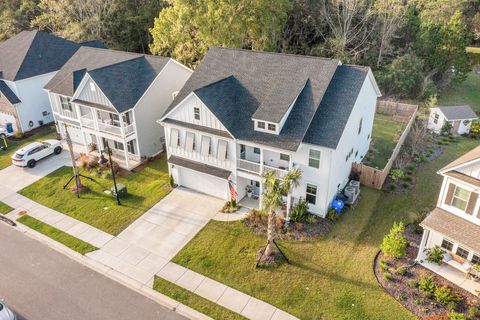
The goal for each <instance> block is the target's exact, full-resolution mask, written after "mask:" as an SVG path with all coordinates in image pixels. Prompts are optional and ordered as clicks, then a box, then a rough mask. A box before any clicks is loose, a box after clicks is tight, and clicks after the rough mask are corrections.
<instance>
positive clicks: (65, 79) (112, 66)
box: [45, 47, 170, 112]
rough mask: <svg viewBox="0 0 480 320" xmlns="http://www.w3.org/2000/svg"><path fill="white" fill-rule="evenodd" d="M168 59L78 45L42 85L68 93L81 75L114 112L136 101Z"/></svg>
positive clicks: (124, 108)
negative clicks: (93, 82) (105, 97)
mask: <svg viewBox="0 0 480 320" xmlns="http://www.w3.org/2000/svg"><path fill="white" fill-rule="evenodd" d="M169 60H170V59H169V58H165V57H159V56H149V55H143V54H136V53H129V52H122V51H115V50H106V49H97V48H87V47H82V48H81V49H80V50H78V52H77V53H75V55H74V56H73V57H72V58H71V59H70V60H69V61H68V62H67V63H66V64H65V66H64V67H63V68H62V69H60V71H59V72H58V73H57V74H56V75H55V77H53V78H52V80H50V82H49V83H47V85H46V86H45V89H46V90H49V91H51V92H53V93H57V94H60V95H65V96H68V97H72V96H73V95H74V93H75V91H76V90H77V89H78V86H79V84H80V82H81V81H82V79H83V78H84V76H85V75H86V74H87V73H88V75H89V76H90V77H91V78H92V79H93V80H94V81H95V83H96V84H97V85H98V86H99V87H100V89H101V90H102V92H103V93H104V94H105V95H106V96H107V98H108V99H109V100H110V102H112V104H113V105H114V107H115V109H116V110H117V111H118V112H124V111H126V110H128V109H130V108H132V107H134V106H135V104H136V103H137V102H138V100H139V99H140V98H141V97H142V96H143V94H144V93H145V91H146V90H147V89H148V88H149V86H150V85H151V83H152V82H153V81H154V80H155V78H156V77H157V76H158V74H159V73H160V71H161V70H162V69H163V68H164V67H165V65H166V64H167V63H168V61H169Z"/></svg>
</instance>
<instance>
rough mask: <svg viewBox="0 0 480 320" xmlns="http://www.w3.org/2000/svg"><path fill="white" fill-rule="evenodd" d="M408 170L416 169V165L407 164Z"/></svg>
mask: <svg viewBox="0 0 480 320" xmlns="http://www.w3.org/2000/svg"><path fill="white" fill-rule="evenodd" d="M407 170H408V171H413V170H415V165H414V164H409V165H408V166H407Z"/></svg>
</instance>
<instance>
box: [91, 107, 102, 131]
mask: <svg viewBox="0 0 480 320" xmlns="http://www.w3.org/2000/svg"><path fill="white" fill-rule="evenodd" d="M89 108H90V113H91V114H92V120H93V127H94V128H95V131H100V129H99V128H98V117H97V110H96V109H94V108H91V107H89Z"/></svg>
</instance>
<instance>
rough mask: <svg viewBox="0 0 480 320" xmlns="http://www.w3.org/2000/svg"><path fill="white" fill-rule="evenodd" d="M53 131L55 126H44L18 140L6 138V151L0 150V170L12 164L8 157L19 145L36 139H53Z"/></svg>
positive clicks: (0, 143) (0, 141) (0, 142)
mask: <svg viewBox="0 0 480 320" xmlns="http://www.w3.org/2000/svg"><path fill="white" fill-rule="evenodd" d="M55 132H56V130H55V126H50V127H45V128H43V129H42V130H40V131H38V132H36V133H35V134H33V135H32V136H30V137H28V138H25V139H22V140H20V141H11V140H8V139H7V143H8V149H7V151H1V150H0V170H1V169H4V168H6V167H8V166H9V165H11V164H12V162H11V161H12V160H11V159H10V158H11V156H12V155H13V154H14V153H15V151H17V150H18V149H20V147H22V146H24V145H27V144H29V143H31V142H34V141H38V140H46V139H53V138H54V137H55ZM0 146H3V140H0Z"/></svg>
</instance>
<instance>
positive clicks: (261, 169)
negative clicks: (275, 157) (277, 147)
mask: <svg viewBox="0 0 480 320" xmlns="http://www.w3.org/2000/svg"><path fill="white" fill-rule="evenodd" d="M262 174H263V148H261V149H260V175H262ZM260 185H261V184H260Z"/></svg>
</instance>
